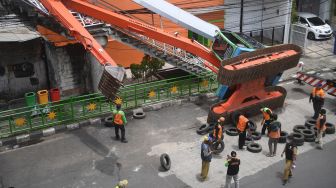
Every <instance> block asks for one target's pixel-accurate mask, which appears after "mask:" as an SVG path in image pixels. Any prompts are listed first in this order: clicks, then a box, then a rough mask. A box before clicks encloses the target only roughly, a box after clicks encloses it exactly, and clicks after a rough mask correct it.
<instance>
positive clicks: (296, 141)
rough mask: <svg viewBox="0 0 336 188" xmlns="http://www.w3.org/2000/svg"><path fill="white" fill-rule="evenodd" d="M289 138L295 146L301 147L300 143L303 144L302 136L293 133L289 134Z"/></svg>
mask: <svg viewBox="0 0 336 188" xmlns="http://www.w3.org/2000/svg"><path fill="white" fill-rule="evenodd" d="M289 137H290V138H292V139H293V142H294V144H296V145H297V146H302V145H303V144H302V145H301V143H303V142H304V136H303V134H301V133H297V132H294V133H291V134H290V135H289Z"/></svg>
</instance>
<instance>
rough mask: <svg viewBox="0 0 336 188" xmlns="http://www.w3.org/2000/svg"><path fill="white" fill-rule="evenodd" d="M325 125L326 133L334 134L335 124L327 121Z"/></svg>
mask: <svg viewBox="0 0 336 188" xmlns="http://www.w3.org/2000/svg"><path fill="white" fill-rule="evenodd" d="M326 127H327V129H326V130H325V133H326V134H334V133H335V125H334V124H332V123H329V122H327V123H326Z"/></svg>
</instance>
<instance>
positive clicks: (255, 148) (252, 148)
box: [247, 143, 262, 153]
mask: <svg viewBox="0 0 336 188" xmlns="http://www.w3.org/2000/svg"><path fill="white" fill-rule="evenodd" d="M247 150H248V151H249V152H252V153H259V152H261V150H262V147H261V145H260V144H258V143H249V144H247Z"/></svg>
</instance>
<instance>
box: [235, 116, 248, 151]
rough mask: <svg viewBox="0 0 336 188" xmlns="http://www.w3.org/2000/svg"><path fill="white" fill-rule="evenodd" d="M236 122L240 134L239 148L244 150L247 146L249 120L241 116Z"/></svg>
mask: <svg viewBox="0 0 336 188" xmlns="http://www.w3.org/2000/svg"><path fill="white" fill-rule="evenodd" d="M236 122H237V130H238V132H239V138H238V148H239V149H241V150H242V149H244V145H245V140H246V129H247V128H248V123H249V120H248V119H247V118H246V117H245V116H243V115H241V114H239V115H238V121H236Z"/></svg>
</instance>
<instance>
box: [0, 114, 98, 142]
mask: <svg viewBox="0 0 336 188" xmlns="http://www.w3.org/2000/svg"><path fill="white" fill-rule="evenodd" d="M100 123H101V119H100V118H95V119H89V120H85V121H81V122H79V123H73V124H68V125H57V126H55V127H50V128H47V129H43V130H37V131H34V132H31V133H29V134H22V135H18V136H13V137H9V138H3V139H0V147H2V146H14V147H15V146H16V145H19V144H24V143H27V142H29V141H33V140H40V139H41V138H43V137H48V136H52V135H54V134H57V133H60V132H65V131H71V130H75V129H79V128H81V127H85V126H88V125H95V124H100Z"/></svg>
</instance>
